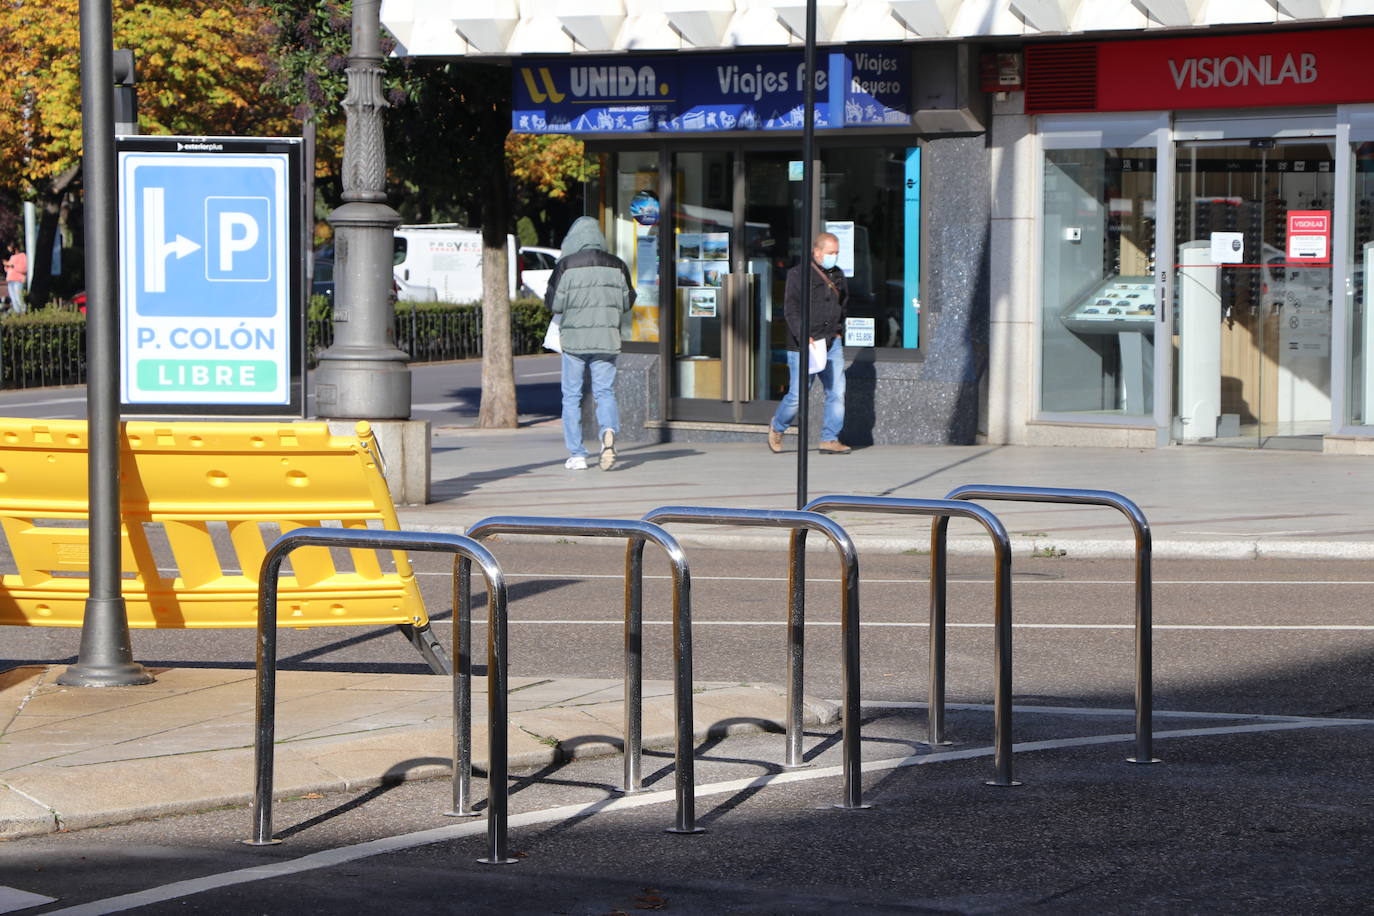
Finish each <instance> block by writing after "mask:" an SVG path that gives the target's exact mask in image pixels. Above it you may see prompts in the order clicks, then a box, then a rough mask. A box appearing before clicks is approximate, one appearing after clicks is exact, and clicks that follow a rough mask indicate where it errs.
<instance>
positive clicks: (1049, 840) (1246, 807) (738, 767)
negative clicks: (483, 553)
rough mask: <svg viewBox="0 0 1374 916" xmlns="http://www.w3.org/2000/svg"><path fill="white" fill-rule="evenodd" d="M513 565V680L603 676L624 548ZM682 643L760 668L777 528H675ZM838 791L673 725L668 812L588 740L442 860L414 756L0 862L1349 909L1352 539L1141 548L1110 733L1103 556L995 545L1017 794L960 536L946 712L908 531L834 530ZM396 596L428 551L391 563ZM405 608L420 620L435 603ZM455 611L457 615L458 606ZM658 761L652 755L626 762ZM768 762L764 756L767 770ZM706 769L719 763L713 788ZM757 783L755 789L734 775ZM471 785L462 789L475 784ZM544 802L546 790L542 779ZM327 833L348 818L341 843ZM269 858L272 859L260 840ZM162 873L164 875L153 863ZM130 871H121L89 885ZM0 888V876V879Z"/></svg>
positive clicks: (772, 749) (816, 740) (1119, 632)
mask: <svg viewBox="0 0 1374 916" xmlns="http://www.w3.org/2000/svg"><path fill="white" fill-rule="evenodd" d="M493 548H494V550H495V552H496V554H497V556H498V558H499V559H500V560H501V562H502V564H503V567H504V568H505V569H506V571H507V574H508V576H509V577H510V578H511V580H512V581H513V582H514V589H513V603H512V608H511V610H512V616H513V617H514V619H515V622H514V623H513V625H512V627H511V650H512V673H513V674H544V675H549V674H558V675H586V676H603V677H604V676H607V675H608V674H612V675H613V674H614V673H615V672H617V671H618V670H619V639H620V631H619V624H620V616H621V596H622V590H621V582H620V567H621V563H622V560H623V552H622V550H621V549H620V548H618V547H611V546H602V545H599V544H595V545H593V544H572V543H554V544H542V545H531V544H525V543H501V542H497V543H495V544H493ZM689 556H690V559H691V562H692V573H693V598H694V600H693V613H694V618H695V622H694V639H695V645H694V654H695V660H696V676H697V677H698V678H701V679H703V680H734V679H738V680H741V681H761V680H772V681H778V680H781V678H782V672H783V664H784V653H783V642H782V640H783V630H782V624H781V620H782V615H783V608H784V607H785V590H786V581H785V576H786V570H785V568H784V560H783V551H782V549H781V538H780V549H779V551H778V552H777V554H776V555H774V554H773V553H772V552H769V551H751V552H729V551H709V550H701V549H694V550H692V551H691V552H690V554H689ZM862 564H863V592H862V596H861V597H862V619H863V622H864V628H863V666H862V672H863V677H862V683H863V689H862V693H863V697H864V701H865V713H864V723H863V729H864V748H863V756H864V760H865V762H866V767H868V768H870V769H869V771H868V772H867V773H866V775H865V777H864V783H865V800H866V801H868V802H871V803H873V805H874V807H873V808H872V809H871V810H866V811H836V810H833V809H832V808H831V807H830V805H832V804H833V803H834V802H836V801H838V800H839V799H840V797H841V794H840V776H839V772H838V769H837V766H838V763H839V760H838V754H837V737H836V735H835V734H834V733H833V732H832V731H831V730H828V729H825V730H816V731H815V732H814V733H812V734H810V735H809V736H808V742H807V754H808V758H809V759H811V760H812V762H813V763H814V766H813V767H812V768H810V769H808V770H803V771H797V772H795V773H791V774H783V773H782V772H781V771H780V768H779V767H778V765H777V764H778V762H779V761H780V760H781V756H782V744H781V738H780V736H777V735H763V736H754V737H734V738H727V739H713V740H711V741H708V742H707V743H705V744H704V745H703V746H701V747H700V748H699V757H698V760H699V762H698V768H697V780H698V787H699V789H700V790H702V791H703V793H704V794H703V795H702V796H701V797H700V798H699V800H698V803H697V815H698V820H699V823H701V825H702V826H705V827H706V828H707V832H706V833H705V834H703V835H701V836H696V837H680V836H670V835H667V834H664V833H663V832H662V830H663V828H664V827H666V826H667V825H668V824H670V823H671V817H672V814H671V804H670V802H668V801H666V800H664V798H661V797H660V796H666V797H667V798H670V797H671V792H670V791H669V792H666V793H657V794H650V795H646V796H640V797H637V798H636V799H633V800H630V801H633V802H636V803H639V804H640V805H641V806H640V807H625V805H626V801H616V800H615V795H614V793H613V791H612V787H613V786H615V785H616V783H617V782H618V779H619V768H620V762H619V760H618V759H614V758H610V759H603V760H590V761H576V762H573V763H569V764H565V765H563V766H561V767H557V768H550V769H549V770H548V771H545V772H537V773H530V772H522V773H516V774H514V775H513V785H512V788H513V790H514V794H513V795H512V800H511V804H512V815H513V822H512V846H513V848H514V849H515V850H517V851H519V853H521V861H520V862H519V863H518V864H516V865H512V866H508V867H493V866H483V865H478V864H475V863H474V861H473V860H474V859H475V858H476V857H477V856H479V855H480V854H481V853H482V851H483V849H484V841H483V839H482V836H481V830H482V825H481V824H480V823H477V822H455V821H453V820H451V819H447V818H444V817H442V816H441V814H440V812H441V811H442V810H443V809H444V807H445V802H446V799H447V792H448V784H447V782H446V781H443V780H439V781H432V782H423V783H409V784H404V785H400V786H394V787H383V788H374V789H368V790H361V791H359V792H357V793H353V794H341V795H334V796H325V797H319V798H303V799H295V800H291V801H287V802H284V803H282V804H281V805H279V806H278V807H277V812H276V824H277V826H278V832H279V835H281V836H283V838H284V840H285V842H284V843H283V844H282V845H280V846H277V847H273V848H271V849H249V848H246V847H242V846H240V845H239V844H238V843H237V840H238V839H239V838H241V837H243V836H244V835H246V833H247V831H248V826H249V822H248V812H247V811H246V810H243V809H234V810H227V811H218V812H208V813H204V814H199V815H193V816H185V817H176V818H166V819H162V820H158V821H151V822H146V823H140V824H132V825H127V826H123V827H112V828H105V829H99V830H87V831H79V832H76V833H71V834H58V835H53V836H48V837H37V838H31V839H24V840H17V841H12V842H10V843H6V844H4V845H3V846H0V874H3V878H0V885H6V886H9V887H11V888H18V889H22V890H23V891H27V892H32V893H36V894H42V895H47V896H51V897H57V898H60V899H59V901H58V902H57V903H55V904H51V905H49V906H47V907H40V908H34V909H32V910H29V912H34V913H38V912H47V911H62V910H63V909H64V908H67V907H72V906H74V905H77V904H79V903H81V902H83V901H94V900H106V901H107V902H105V903H103V904H100V905H98V906H93V907H92V908H90V909H84V910H83V909H75V910H72V912H114V911H118V910H120V909H123V908H126V904H129V905H134V906H135V907H136V908H137V909H138V910H139V911H141V912H153V913H161V912H173V911H175V912H206V913H218V912H229V911H234V912H249V911H253V912H261V913H287V912H290V913H293V914H296V913H335V912H347V911H354V910H360V909H363V908H364V907H365V908H366V909H368V910H369V911H377V912H382V913H401V912H415V911H417V910H418V911H424V912H464V913H493V914H494V913H577V914H584V913H585V914H615V913H635V912H647V911H654V910H661V911H663V912H675V913H806V914H810V913H822V912H825V913H832V912H862V913H887V912H891V913H923V912H944V913H950V912H954V913H1001V912H1008V913H1018V912H1050V913H1061V912H1062V913H1089V912H1091V913H1098V912H1123V913H1135V912H1151V913H1155V912H1178V913H1192V912H1202V911H1207V912H1236V913H1239V912H1246V913H1255V912H1284V913H1291V912H1323V913H1329V912H1367V911H1368V900H1369V896H1370V892H1371V891H1372V890H1374V878H1371V877H1370V875H1369V873H1368V868H1367V859H1368V856H1367V852H1368V842H1369V836H1370V835H1371V827H1372V826H1374V824H1372V823H1371V821H1374V803H1371V801H1370V794H1369V790H1368V779H1367V774H1366V770H1367V760H1368V759H1369V755H1370V751H1371V750H1374V727H1372V726H1374V697H1372V696H1371V692H1370V689H1369V686H1370V684H1371V682H1374V651H1372V650H1374V623H1372V622H1371V621H1370V620H1369V615H1368V611H1367V605H1368V602H1367V595H1368V593H1369V589H1370V586H1371V584H1374V581H1371V580H1374V576H1372V575H1371V570H1370V569H1369V568H1368V566H1367V565H1364V564H1349V563H1339V562H1313V561H1246V562H1202V561H1167V562H1166V561H1160V562H1156V564H1155V570H1154V572H1155V594H1154V597H1155V612H1156V616H1155V621H1156V629H1155V651H1154V662H1155V664H1154V670H1155V681H1154V683H1155V710H1156V718H1155V732H1156V742H1155V751H1156V753H1157V755H1158V756H1159V757H1161V758H1162V760H1163V762H1162V763H1160V764H1158V765H1155V766H1136V765H1132V764H1129V763H1126V762H1124V758H1125V757H1126V756H1127V755H1128V754H1129V753H1130V751H1131V748H1132V746H1131V743H1130V739H1131V730H1132V712H1131V703H1132V685H1133V646H1134V638H1133V633H1132V626H1131V621H1132V613H1133V605H1132V586H1131V567H1130V564H1128V563H1125V562H1114V561H1086V560H1071V559H1065V558H1060V559H1048V558H1047V559H1022V558H1018V560H1017V564H1016V565H1017V570H1016V577H1015V583H1014V619H1015V621H1016V630H1015V640H1016V645H1015V670H1014V680H1015V701H1016V704H1017V706H1018V711H1017V714H1016V718H1015V729H1016V739H1017V741H1018V743H1019V746H1020V751H1019V752H1018V754H1017V755H1016V765H1017V776H1018V778H1019V779H1021V780H1023V781H1024V783H1025V784H1024V785H1023V786H1021V787H1018V788H993V787H988V786H985V785H983V781H984V780H985V779H987V778H988V777H990V776H991V775H992V761H991V756H990V755H991V735H992V725H991V717H990V711H989V710H988V708H987V707H986V705H985V704H987V703H988V702H990V699H991V696H992V634H991V630H990V623H991V617H992V608H991V601H992V585H991V581H990V568H989V567H990V562H989V561H987V560H978V559H975V558H955V560H954V563H953V572H954V577H953V581H952V582H951V586H950V599H951V603H950V621H951V630H950V653H949V672H950V692H949V699H950V701H951V703H953V704H964V705H956V706H954V707H953V708H952V709H951V721H950V733H951V736H952V738H953V739H954V741H955V744H954V745H953V746H952V747H950V748H943V749H939V751H940V752H939V753H932V749H931V748H929V747H927V746H925V745H924V744H922V743H921V739H922V738H923V737H924V711H923V709H922V708H921V707H920V706H919V703H920V701H922V700H924V698H925V695H926V691H925V681H924V677H925V670H926V663H927V651H926V644H927V637H928V630H927V628H926V627H925V625H924V617H925V600H926V597H925V596H926V592H925V590H926V587H927V586H926V582H925V581H924V578H923V576H924V572H925V567H926V558H925V557H922V556H894V555H874V556H864V557H863V558H862ZM417 566H418V568H419V570H420V572H421V574H422V582H423V585H424V590H425V592H426V599H427V603H428V604H429V606H430V607H431V608H432V609H438V608H443V607H446V606H447V604H446V600H445V598H446V594H447V589H448V577H449V570H448V569H447V566H446V564H444V563H442V562H439V561H436V560H433V559H420V560H419V563H418V564H417ZM646 571H647V572H648V573H649V575H650V576H651V577H653V578H650V579H649V580H648V582H647V583H646V598H645V613H646V617H647V618H648V619H650V620H651V621H654V623H652V624H651V625H650V626H649V627H648V643H647V646H646V654H647V659H646V662H647V664H646V674H647V675H648V676H650V677H664V676H666V675H667V673H668V669H667V662H668V646H667V631H668V627H667V625H666V621H667V618H668V607H669V604H668V583H667V580H666V578H664V577H665V576H666V572H667V571H666V568H665V566H664V564H663V563H662V561H661V560H658V559H657V558H653V557H652V555H650V563H649V565H648V567H647V569H646ZM809 573H810V576H811V580H812V581H811V585H810V589H809V593H808V624H809V625H808V659H807V662H808V667H807V675H808V690H809V692H811V693H813V694H816V695H819V696H824V697H830V698H834V697H835V696H836V693H837V688H836V685H837V683H838V655H837V652H836V648H837V643H838V628H837V626H836V623H837V619H838V611H837V604H838V588H839V586H838V583H837V582H836V581H835V576H836V573H837V569H835V564H834V563H833V561H831V560H829V559H828V558H826V557H825V555H824V554H823V552H821V551H817V552H816V553H815V554H814V555H813V556H812V557H811V558H810V560H809ZM438 616H439V617H440V619H439V620H438V621H437V622H436V628H437V629H438V630H439V631H440V633H441V635H442V636H443V637H444V638H445V640H447V638H448V635H449V628H448V625H447V616H446V615H442V614H441V615H438ZM6 636H7V643H6V646H5V648H4V649H3V650H0V653H3V656H4V659H0V664H6V663H7V662H14V663H18V662H23V661H57V660H63V659H66V658H70V657H71V653H72V652H74V651H75V647H76V634H75V633H74V632H63V631H57V630H33V631H23V630H14V629H11V630H9V631H8V632H7V633H6ZM283 636H284V639H283V644H282V655H283V666H285V667H295V668H318V669H331V670H335V669H352V670H396V671H400V670H404V671H419V670H423V669H422V667H421V666H420V665H419V663H418V658H417V657H416V656H415V655H414V653H413V650H411V649H410V647H409V645H408V644H406V643H405V642H404V641H403V640H402V639H401V638H400V637H399V636H397V635H394V634H393V633H392V632H388V631H385V630H377V631H360V632H357V633H354V632H349V631H328V632H326V631H313V632H311V631H306V632H297V631H287V632H285V633H284V634H283ZM476 636H477V638H478V639H481V638H483V636H484V633H483V632H482V629H481V628H480V627H479V628H478V632H477V633H476ZM134 645H135V651H136V654H137V656H138V657H139V658H140V660H142V661H145V662H147V663H150V664H158V665H162V664H175V665H192V664H216V665H225V664H241V665H244V666H248V665H249V663H250V659H251V653H252V635H251V634H250V633H248V632H217V633H196V632H172V631H167V632H139V633H135V634H134ZM645 771H646V774H647V779H646V783H647V784H648V786H649V788H651V789H655V790H663V789H671V784H672V782H671V756H670V755H669V754H668V753H667V752H658V753H656V754H652V755H650V756H648V757H647V758H646V763H645ZM789 780H791V781H789ZM732 781H733V782H732ZM765 783H766V784H765ZM483 791H484V789H483V787H482V786H481V785H480V784H479V785H478V787H477V793H478V796H479V797H481V795H482V793H483ZM569 806H571V807H569ZM359 844H370V845H365V846H360V845H359ZM268 863H272V864H273V865H274V869H273V870H272V871H270V872H264V871H262V870H261V869H260V868H258V869H256V870H252V871H247V872H244V871H242V870H243V869H252V868H254V867H255V866H262V865H265V864H268ZM174 882H187V883H185V884H177V885H174V886H169V885H173V883H174ZM149 889H159V890H156V891H155V892H153V893H151V894H150V895H149V896H144V897H139V898H135V899H132V900H128V901H123V902H120V901H111V900H110V898H113V897H117V895H120V894H125V893H133V892H143V891H148V890H149ZM0 900H3V898H2V897H0Z"/></svg>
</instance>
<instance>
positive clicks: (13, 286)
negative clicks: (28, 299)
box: [6, 280, 24, 313]
mask: <svg viewBox="0 0 1374 916" xmlns="http://www.w3.org/2000/svg"><path fill="white" fill-rule="evenodd" d="M6 285H7V286H8V287H9V293H10V308H12V309H14V311H15V312H16V313H19V312H22V311H24V281H23V280H12V281H10V282H9V283H8V284H6Z"/></svg>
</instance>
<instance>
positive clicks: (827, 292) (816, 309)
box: [768, 232, 850, 455]
mask: <svg viewBox="0 0 1374 916" xmlns="http://www.w3.org/2000/svg"><path fill="white" fill-rule="evenodd" d="M839 254H840V240H839V239H838V238H836V237H835V236H834V235H833V234H831V233H829V232H822V233H820V234H819V235H817V236H816V240H815V241H814V242H812V244H811V257H810V259H808V261H807V263H805V264H798V265H797V266H796V267H793V268H792V269H791V270H789V271H788V272H787V291H786V293H785V294H784V296H783V314H784V315H785V316H786V318H787V330H788V333H789V335H790V337H791V349H789V350H788V351H787V370H788V372H789V373H790V376H791V383H790V384H789V385H788V387H787V394H786V396H785V397H783V399H782V403H781V404H779V405H778V409H777V412H776V413H774V414H773V422H772V423H770V424H769V426H768V448H769V449H770V450H771V451H773V452H780V451H782V434H783V433H785V432H787V427H789V426H791V425H792V421H793V420H794V419H796V416H797V408H798V405H799V404H800V403H801V385H800V383H799V378H800V375H801V373H800V372H799V370H798V362H799V361H798V359H797V341H798V340H800V339H801V290H802V287H801V285H802V283H804V282H810V284H811V314H810V319H811V328H810V333H809V334H808V335H807V340H806V342H807V344H808V347H803V348H802V350H803V352H805V351H806V350H807V349H808V348H809V345H810V344H811V343H812V342H813V341H818V340H819V341H822V342H823V345H824V346H825V353H826V358H825V368H823V369H821V370H820V371H819V372H815V373H814V374H813V373H808V374H807V377H806V387H807V388H808V389H809V388H810V387H811V379H812V378H814V377H815V376H820V379H821V387H823V388H824V389H825V413H824V415H823V418H822V420H821V444H820V452H821V454H822V455H847V454H849V451H850V448H849V446H847V445H845V444H843V443H842V442H840V429H841V428H842V427H843V426H844V309H845V306H846V305H847V304H848V303H849V287H848V286H847V285H846V283H845V277H844V271H842V270H840V269H839V268H838V267H836V266H835V264H836V261H837V260H838V259H839ZM802 358H803V359H805V358H806V357H805V356H803V357H802ZM800 447H801V448H805V447H806V443H804V442H803V443H802V444H801V446H800Z"/></svg>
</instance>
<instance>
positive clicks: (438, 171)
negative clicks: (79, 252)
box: [0, 0, 593, 426]
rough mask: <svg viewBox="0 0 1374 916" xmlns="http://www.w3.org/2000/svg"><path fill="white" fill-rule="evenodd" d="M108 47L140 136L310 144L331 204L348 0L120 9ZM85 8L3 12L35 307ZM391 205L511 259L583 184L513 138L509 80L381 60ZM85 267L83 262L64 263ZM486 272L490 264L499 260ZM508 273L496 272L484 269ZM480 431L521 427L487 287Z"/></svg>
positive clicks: (502, 314)
mask: <svg viewBox="0 0 1374 916" xmlns="http://www.w3.org/2000/svg"><path fill="white" fill-rule="evenodd" d="M113 13H114V15H113V25H114V45H115V47H127V48H131V49H133V50H134V52H135V55H136V59H137V73H138V82H137V95H138V107H139V126H140V132H141V133H145V134H180V135H193V136H194V135H218V136H296V135H300V134H305V135H306V136H307V137H309V138H311V139H316V138H318V142H317V143H316V144H314V148H315V150H316V155H315V162H316V170H315V175H316V177H317V178H323V179H325V180H326V185H325V188H326V193H325V194H323V195H322V197H323V198H324V199H325V201H326V203H325V208H326V210H327V209H328V208H329V202H330V201H331V200H332V201H337V199H338V192H339V190H340V188H339V187H338V185H337V182H336V181H333V180H331V179H336V178H337V175H338V166H339V162H340V160H341V157H342V152H343V150H342V146H343V133H344V123H345V122H344V117H343V114H342V111H341V108H340V103H341V101H342V98H343V95H344V92H345V91H346V79H345V77H344V72H343V71H344V68H345V66H346V63H347V55H348V50H349V43H350V19H351V13H352V10H351V3H349V2H348V0H248V2H246V3H242V4H233V5H230V4H227V3H226V2H224V0H114V9H113ZM79 25H80V21H79V3H78V0H10V2H8V3H7V4H5V5H3V6H0V59H3V60H5V61H6V63H7V65H8V73H7V74H6V79H5V80H4V81H3V82H0V244H2V243H4V242H7V241H14V240H18V226H17V223H18V220H17V213H18V209H19V203H20V202H21V201H23V200H33V201H35V202H36V203H37V205H38V208H39V212H40V214H41V219H40V227H39V234H38V238H37V239H36V243H35V251H34V265H33V266H34V271H33V278H34V285H33V290H32V292H31V296H30V298H31V301H33V302H34V303H36V304H41V303H43V302H44V301H46V300H47V298H48V293H49V290H48V285H49V279H50V276H51V271H50V269H49V267H50V263H51V252H52V250H53V241H54V238H55V236H56V233H57V231H58V227H59V224H60V223H61V222H62V219H63V215H64V213H66V212H67V210H68V208H70V207H72V206H74V205H75V204H78V203H79V190H80V186H81V185H80V176H81V109H80V99H81V91H80V29H79ZM386 66H387V76H386V81H387V90H388V98H389V100H390V102H391V104H392V108H391V110H390V112H389V113H388V117H387V139H388V144H387V145H388V163H389V164H390V166H391V169H390V172H391V181H390V188H391V190H392V194H393V203H394V204H395V205H396V207H397V209H398V210H400V211H401V212H402V214H404V215H405V216H407V217H409V218H411V219H415V220H417V221H433V220H438V219H444V220H460V221H465V222H469V223H470V224H476V225H481V226H482V228H483V235H484V239H485V242H486V245H485V246H484V247H486V248H487V249H488V255H490V256H491V257H492V258H498V257H499V258H500V259H502V260H504V257H505V246H504V244H503V240H504V238H505V233H506V232H508V231H510V229H511V227H512V226H513V224H514V216H515V215H516V214H513V213H512V208H511V204H512V203H513V202H514V203H516V205H517V208H518V210H517V213H518V211H525V213H526V214H528V215H529V216H531V218H532V219H533V220H534V221H535V222H536V223H537V224H540V225H543V226H544V227H545V233H546V235H547V236H548V238H549V240H550V241H553V242H555V243H556V241H557V236H558V235H560V234H561V232H562V231H563V229H565V228H566V227H565V226H561V225H559V224H560V223H562V222H566V221H567V219H566V217H567V212H565V211H567V210H568V200H569V197H570V192H571V191H572V190H573V189H574V188H575V186H576V185H577V184H578V183H580V182H582V181H584V180H586V179H587V178H588V177H590V175H591V174H592V168H593V167H592V166H591V164H590V163H589V162H588V161H587V160H586V158H585V157H584V156H583V152H582V144H581V142H580V141H577V140H574V139H572V138H569V137H547V136H539V137H520V136H514V135H510V81H509V73H508V71H506V70H504V69H502V68H496V67H492V66H490V65H481V64H470V63H468V62H461V61H460V62H453V61H429V60H425V61H414V60H396V59H391V60H388V61H387V65H386ZM71 261H72V262H75V263H78V264H79V263H80V258H79V257H78V258H72V259H71ZM493 266H494V265H493ZM491 273H492V274H493V275H494V276H504V275H505V270H504V269H500V270H493V271H491ZM488 286H489V287H490V288H489V289H488V290H487V296H486V299H487V300H490V301H484V303H483V311H484V317H485V319H486V322H485V323H486V325H487V327H488V329H489V331H490V334H489V335H487V336H488V341H487V343H488V352H487V357H488V361H489V362H490V363H492V366H491V367H490V368H491V370H492V371H491V372H490V373H488V372H487V371H486V370H485V369H484V384H483V389H484V397H483V407H482V418H481V422H482V424H483V425H496V426H508V425H514V423H515V417H516V414H515V400H514V382H513V372H511V371H509V362H510V357H509V340H508V337H509V327H510V315H509V311H510V309H509V300H508V297H507V296H506V295H505V292H504V289H505V287H504V284H496V283H493V284H488Z"/></svg>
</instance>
